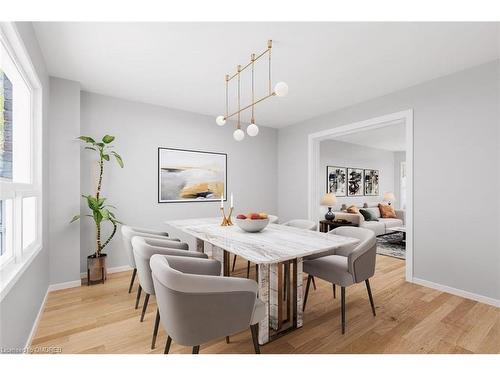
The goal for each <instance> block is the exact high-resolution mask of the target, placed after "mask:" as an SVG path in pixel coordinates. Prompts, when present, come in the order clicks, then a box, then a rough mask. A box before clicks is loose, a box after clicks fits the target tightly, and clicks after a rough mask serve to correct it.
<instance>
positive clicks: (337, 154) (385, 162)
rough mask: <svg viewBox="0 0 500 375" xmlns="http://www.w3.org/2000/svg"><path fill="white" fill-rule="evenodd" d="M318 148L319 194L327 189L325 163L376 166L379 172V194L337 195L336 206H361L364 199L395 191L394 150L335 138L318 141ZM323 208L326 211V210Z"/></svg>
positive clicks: (348, 165)
mask: <svg viewBox="0 0 500 375" xmlns="http://www.w3.org/2000/svg"><path fill="white" fill-rule="evenodd" d="M319 147H320V153H319V159H320V163H319V164H320V166H319V178H320V183H319V186H318V188H319V194H318V196H319V197H321V196H322V195H323V194H325V192H326V189H327V180H328V176H327V174H326V167H327V166H328V165H330V166H338V167H347V168H361V169H378V171H379V193H380V194H379V195H377V196H359V197H337V204H336V205H335V208H336V209H337V208H340V207H341V206H342V204H343V203H345V204H346V205H347V206H349V205H351V204H355V205H357V206H358V207H362V206H363V203H365V202H377V203H378V202H381V201H382V198H383V195H384V193H385V192H387V191H394V152H392V151H387V150H381V149H377V148H373V147H366V146H361V145H356V144H353V143H347V142H340V141H335V140H324V141H321V142H320V145H319ZM324 211H325V212H326V210H324Z"/></svg>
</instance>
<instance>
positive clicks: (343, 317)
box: [340, 286, 345, 334]
mask: <svg viewBox="0 0 500 375" xmlns="http://www.w3.org/2000/svg"><path fill="white" fill-rule="evenodd" d="M340 299H341V301H342V302H341V305H342V307H341V308H342V334H344V333H345V286H342V287H340Z"/></svg>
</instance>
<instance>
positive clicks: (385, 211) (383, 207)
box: [378, 204, 397, 219]
mask: <svg viewBox="0 0 500 375" xmlns="http://www.w3.org/2000/svg"><path fill="white" fill-rule="evenodd" d="M378 209H379V211H380V216H381V217H383V218H384V219H397V217H396V211H394V207H392V206H390V205H388V204H379V205H378Z"/></svg>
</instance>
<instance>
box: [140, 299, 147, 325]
mask: <svg viewBox="0 0 500 375" xmlns="http://www.w3.org/2000/svg"><path fill="white" fill-rule="evenodd" d="M148 302H149V294H147V293H146V298H144V305H142V313H141V322H143V321H144V314H146V309H147V308H148Z"/></svg>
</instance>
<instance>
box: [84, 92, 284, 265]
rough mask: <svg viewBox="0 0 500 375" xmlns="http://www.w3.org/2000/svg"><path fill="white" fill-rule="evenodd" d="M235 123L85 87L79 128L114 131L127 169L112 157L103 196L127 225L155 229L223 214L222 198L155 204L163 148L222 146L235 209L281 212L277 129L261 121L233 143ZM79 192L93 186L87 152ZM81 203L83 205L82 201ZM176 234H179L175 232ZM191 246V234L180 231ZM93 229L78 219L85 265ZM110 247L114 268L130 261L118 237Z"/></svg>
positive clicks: (91, 157) (91, 131)
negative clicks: (261, 124) (252, 132)
mask: <svg viewBox="0 0 500 375" xmlns="http://www.w3.org/2000/svg"><path fill="white" fill-rule="evenodd" d="M233 131H234V127H232V126H230V125H229V124H227V125H226V126H224V127H219V126H217V125H216V124H215V120H214V118H212V117H209V116H204V115H199V114H193V113H189V112H183V111H178V110H171V109H168V108H164V107H159V106H154V105H148V104H140V103H136V102H130V101H125V100H121V99H116V98H112V97H107V96H102V95H97V94H92V93H88V92H82V96H81V133H82V134H85V135H89V136H93V137H102V136H103V135H104V134H106V133H109V134H112V135H114V136H116V141H115V142H114V144H115V146H116V151H117V152H118V153H120V154H121V155H122V157H123V160H124V163H125V168H123V169H120V168H119V167H118V166H117V164H116V163H115V162H114V161H113V162H111V163H107V164H106V167H105V172H104V180H103V196H104V197H107V198H108V200H109V203H110V204H113V205H115V206H116V207H117V209H116V214H117V216H118V217H119V219H120V220H122V221H123V222H124V223H127V224H130V225H136V226H143V227H150V228H156V229H162V228H164V229H165V228H166V226H165V225H164V224H163V222H164V221H165V220H172V219H183V218H195V217H208V216H218V215H219V203H217V202H197V203H161V204H159V203H157V167H158V165H157V164H158V150H157V149H158V147H173V148H182V149H192V150H202V151H215V152H225V153H227V154H228V165H227V172H228V176H227V182H228V188H227V191H228V192H229V193H230V192H233V193H234V199H235V206H236V208H235V211H236V212H240V211H241V212H248V211H258V212H261V211H267V212H269V213H276V212H277V202H276V194H277V190H276V189H277V154H276V148H277V131H276V130H275V129H271V128H265V127H260V133H259V135H258V136H257V137H255V138H250V137H247V138H245V140H244V141H242V142H236V141H235V140H234V139H233V137H232V132H233ZM81 155H82V158H81V192H82V194H85V193H88V192H93V191H94V189H95V187H94V186H95V172H96V170H95V167H94V166H93V165H94V164H93V163H94V162H95V159H94V155H93V153H92V152H89V151H82V154H81ZM81 209H82V210H83V211H85V210H86V207H85V204H84V202H83V201H82V205H81ZM174 234H177V235H179V234H178V233H175V232H174ZM180 236H181V237H182V238H184V239H185V240H188V241H189V242H190V243H191V245H193V246H194V242H193V239H192V238H189V237H186V236H184V235H180ZM93 241H94V228H93V226H92V225H91V222H90V221H84V222H82V224H81V271H82V272H84V271H85V270H86V268H85V267H86V257H87V255H89V254H90V253H91V252H92V251H93V249H94V243H93ZM105 252H106V253H108V254H109V255H108V256H109V265H108V266H109V267H116V266H122V265H126V264H127V263H128V262H127V257H126V254H125V253H124V251H123V246H122V243H121V235H117V236H116V238H115V239H114V240H113V241H112V242H111V244H110V245H109V247H108V248H106V249H105Z"/></svg>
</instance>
